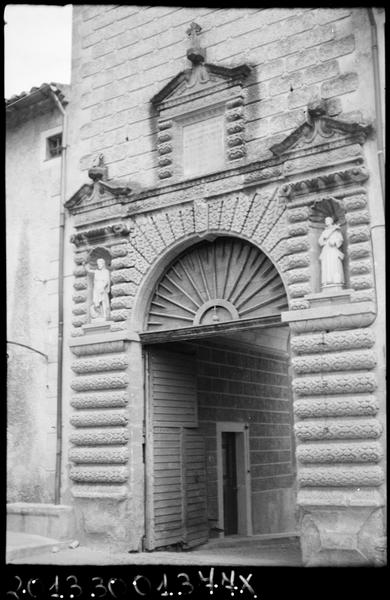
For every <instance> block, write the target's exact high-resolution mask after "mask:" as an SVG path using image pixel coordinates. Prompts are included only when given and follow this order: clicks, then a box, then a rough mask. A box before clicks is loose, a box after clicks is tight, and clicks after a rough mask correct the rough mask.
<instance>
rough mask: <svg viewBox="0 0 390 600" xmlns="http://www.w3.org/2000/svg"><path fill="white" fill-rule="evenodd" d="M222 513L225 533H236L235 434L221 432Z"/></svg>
mask: <svg viewBox="0 0 390 600" xmlns="http://www.w3.org/2000/svg"><path fill="white" fill-rule="evenodd" d="M222 465H223V514H224V531H225V535H234V534H236V533H238V527H237V504H238V503H237V461H236V434H235V433H234V432H232V431H223V432H222Z"/></svg>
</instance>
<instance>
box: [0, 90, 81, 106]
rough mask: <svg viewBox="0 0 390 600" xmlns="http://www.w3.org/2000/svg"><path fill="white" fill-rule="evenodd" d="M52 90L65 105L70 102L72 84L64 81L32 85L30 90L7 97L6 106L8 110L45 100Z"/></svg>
mask: <svg viewBox="0 0 390 600" xmlns="http://www.w3.org/2000/svg"><path fill="white" fill-rule="evenodd" d="M50 90H51V91H52V92H54V93H55V94H56V95H57V97H58V99H59V101H60V102H61V104H62V105H63V106H65V105H66V104H67V103H68V99H67V96H69V91H70V85H66V84H63V83H42V85H40V86H39V87H32V88H31V90H30V91H29V92H21V93H20V94H14V95H13V96H11V98H8V99H6V101H5V106H6V109H7V111H9V110H11V109H12V110H15V109H17V108H22V107H25V106H31V105H32V104H34V103H35V102H39V101H40V100H44V99H45V98H48V96H49V95H50Z"/></svg>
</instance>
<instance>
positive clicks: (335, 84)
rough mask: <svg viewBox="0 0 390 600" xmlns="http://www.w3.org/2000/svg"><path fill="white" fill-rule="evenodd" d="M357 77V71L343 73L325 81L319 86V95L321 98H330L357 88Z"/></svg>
mask: <svg viewBox="0 0 390 600" xmlns="http://www.w3.org/2000/svg"><path fill="white" fill-rule="evenodd" d="M358 83H359V78H358V75H357V73H343V74H342V75H339V76H338V77H334V78H333V79H329V81H325V82H324V83H323V84H322V86H321V95H322V97H323V98H332V96H341V95H342V94H347V93H348V92H353V91H355V90H356V89H357V87H358Z"/></svg>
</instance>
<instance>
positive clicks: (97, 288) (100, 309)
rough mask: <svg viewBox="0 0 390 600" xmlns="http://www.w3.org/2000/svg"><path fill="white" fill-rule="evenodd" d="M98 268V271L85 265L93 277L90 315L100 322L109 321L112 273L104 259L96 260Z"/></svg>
mask: <svg viewBox="0 0 390 600" xmlns="http://www.w3.org/2000/svg"><path fill="white" fill-rule="evenodd" d="M96 267H97V268H96V269H91V268H90V266H89V265H88V264H87V263H85V268H86V270H87V273H91V274H92V275H93V288H92V304H91V307H90V315H91V319H93V320H96V319H99V321H107V320H108V317H109V311H110V301H109V297H108V294H109V292H110V285H111V282H110V271H109V270H108V269H107V267H106V261H105V260H104V258H98V259H97V260H96Z"/></svg>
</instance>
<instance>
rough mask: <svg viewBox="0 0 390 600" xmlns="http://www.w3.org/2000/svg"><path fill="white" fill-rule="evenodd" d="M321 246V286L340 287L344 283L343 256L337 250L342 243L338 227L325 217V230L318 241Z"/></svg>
mask: <svg viewBox="0 0 390 600" xmlns="http://www.w3.org/2000/svg"><path fill="white" fill-rule="evenodd" d="M318 243H319V245H320V246H322V250H321V254H320V261H321V286H322V287H323V288H324V287H328V286H332V287H336V286H337V287H340V288H341V287H342V285H343V283H344V269H343V259H344V254H343V253H342V252H341V250H340V249H339V248H340V247H341V245H342V243H343V234H342V232H341V230H340V226H339V225H336V224H335V223H334V222H333V218H332V217H325V229H324V231H323V232H322V233H321V235H320V238H319V240H318Z"/></svg>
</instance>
